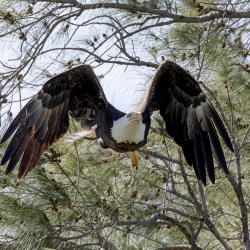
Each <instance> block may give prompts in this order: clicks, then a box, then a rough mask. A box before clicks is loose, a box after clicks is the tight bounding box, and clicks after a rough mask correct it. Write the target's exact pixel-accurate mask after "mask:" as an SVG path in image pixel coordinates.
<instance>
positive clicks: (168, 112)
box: [138, 61, 233, 185]
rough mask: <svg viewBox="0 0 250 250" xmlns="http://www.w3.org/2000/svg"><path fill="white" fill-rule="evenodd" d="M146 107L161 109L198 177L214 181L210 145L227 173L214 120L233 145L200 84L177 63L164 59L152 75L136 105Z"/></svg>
mask: <svg viewBox="0 0 250 250" xmlns="http://www.w3.org/2000/svg"><path fill="white" fill-rule="evenodd" d="M146 106H148V107H149V110H150V112H153V111H156V110H160V114H161V116H162V117H163V119H164V121H165V124H166V130H167V133H168V134H169V135H170V136H171V137H173V138H174V140H175V142H176V143H177V144H178V145H179V146H180V147H181V148H182V149H183V153H184V155H185V158H186V160H187V162H188V164H190V165H192V166H193V167H194V170H195V173H196V175H197V177H198V178H199V179H200V180H201V181H202V182H203V184H204V185H205V184H206V169H207V173H208V176H209V179H210V181H211V182H212V183H214V182H215V174H214V163H213V158H212V149H211V146H212V148H213V151H214V153H215V156H216V158H217V160H218V163H219V165H220V166H221V168H222V169H223V170H224V172H225V173H228V169H227V165H226V161H225V157H224V154H223V151H222V148H221V145H220V141H219V139H218V136H217V133H216V131H215V127H214V124H215V126H216V128H217V130H218V132H219V134H220V135H221V137H222V139H223V140H224V142H225V144H226V145H227V147H228V148H229V149H230V150H231V151H233V147H232V144H231V141H230V139H229V136H228V134H227V131H226V129H225V127H224V125H223V123H222V121H221V119H220V117H219V116H218V114H217V112H216V111H215V109H214V108H213V106H212V104H211V103H210V102H209V101H208V100H207V99H206V96H205V94H204V93H203V92H202V90H201V88H200V86H199V84H198V83H197V82H196V81H195V80H194V79H193V78H192V77H191V76H190V75H189V74H188V73H187V72H186V71H185V70H184V69H182V68H181V67H180V66H178V65H177V64H175V63H173V62H170V61H164V62H163V63H162V64H161V65H160V66H159V68H158V69H157V71H156V73H155V75H154V76H153V78H152V80H151V82H150V84H149V86H148V88H147V90H146V93H145V96H144V98H143V99H142V101H141V103H140V104H139V106H138V109H142V108H145V107H146Z"/></svg>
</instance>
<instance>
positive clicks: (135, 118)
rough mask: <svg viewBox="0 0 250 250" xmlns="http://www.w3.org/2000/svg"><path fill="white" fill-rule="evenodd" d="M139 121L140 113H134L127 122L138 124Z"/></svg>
mask: <svg viewBox="0 0 250 250" xmlns="http://www.w3.org/2000/svg"><path fill="white" fill-rule="evenodd" d="M141 119H142V113H141V112H134V113H131V116H130V119H129V121H130V122H135V121H137V122H138V123H140V121H141Z"/></svg>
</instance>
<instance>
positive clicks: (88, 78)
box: [1, 65, 107, 179]
mask: <svg viewBox="0 0 250 250" xmlns="http://www.w3.org/2000/svg"><path fill="white" fill-rule="evenodd" d="M106 105H107V100H106V97H105V95H104V92H103V90H102V88H101V86H100V84H99V82H98V80H97V78H96V75H95V74H94V72H93V70H92V68H91V66H88V65H81V66H78V67H76V68H73V69H71V70H68V71H66V72H65V73H62V74H60V75H58V76H56V77H53V78H52V79H50V80H49V81H47V82H46V83H45V84H44V85H43V87H42V89H41V90H40V91H39V92H38V94H37V95H36V96H35V97H34V98H33V99H32V100H31V101H30V102H29V103H28V104H27V105H26V106H25V107H24V108H23V109H22V110H21V112H20V113H19V114H18V115H17V117H16V118H15V119H14V121H13V122H12V123H11V125H10V127H9V128H8V129H7V131H6V133H5V135H4V136H3V138H2V140H1V143H3V142H5V141H6V140H7V139H8V138H9V137H10V136H11V135H12V134H13V133H14V132H15V130H16V129H17V131H16V133H15V135H14V136H13V138H12V140H11V142H10V144H9V146H8V147H7V149H6V152H5V154H4V156H3V158H2V161H1V165H4V164H5V163H7V162H8V161H9V164H8V167H7V170H6V174H9V173H10V172H11V171H12V170H13V169H14V167H15V166H16V164H17V162H18V160H19V159H20V158H21V157H22V161H21V165H20V168H19V173H18V179H22V178H24V177H25V176H26V175H27V173H29V172H30V171H31V170H33V169H34V168H35V166H36V165H37V164H38V162H39V160H40V158H41V156H42V154H43V153H44V152H45V151H47V150H48V149H49V148H50V146H51V144H52V143H54V142H55V141H57V140H58V139H59V138H61V137H63V136H64V134H65V133H66V131H67V129H68V127H69V115H68V113H70V114H71V116H72V117H73V118H75V119H76V120H78V121H80V122H81V126H82V127H83V128H89V127H91V126H92V125H93V124H92V123H93V119H94V115H95V108H96V107H97V106H102V108H105V106H106Z"/></svg>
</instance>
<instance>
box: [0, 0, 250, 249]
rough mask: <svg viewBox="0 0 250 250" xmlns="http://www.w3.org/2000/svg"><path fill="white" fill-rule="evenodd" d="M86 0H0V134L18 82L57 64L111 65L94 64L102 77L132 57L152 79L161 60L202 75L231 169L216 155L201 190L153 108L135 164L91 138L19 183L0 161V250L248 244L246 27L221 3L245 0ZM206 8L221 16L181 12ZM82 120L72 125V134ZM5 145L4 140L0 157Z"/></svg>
mask: <svg viewBox="0 0 250 250" xmlns="http://www.w3.org/2000/svg"><path fill="white" fill-rule="evenodd" d="M92 2H93V5H92V6H91V8H90V7H89V9H88V10H84V9H79V8H78V7H77V6H73V5H72V3H68V4H66V3H65V4H64V5H60V4H56V3H47V2H46V3H43V2H41V1H36V3H32V2H30V1H29V2H25V1H2V2H1V4H0V18H1V19H2V22H1V23H0V33H1V39H2V40H0V41H1V44H4V48H6V50H7V48H8V46H9V47H10V51H11V52H10V55H8V56H7V58H6V60H5V58H1V59H0V62H1V82H0V104H1V106H0V107H1V110H0V111H1V116H3V117H1V120H2V121H4V122H3V124H2V127H1V131H0V136H2V133H3V131H4V130H5V129H6V127H7V125H8V124H9V123H10V121H11V120H12V119H13V118H12V116H13V115H12V112H13V111H14V110H13V107H12V105H14V104H15V102H16V100H17V99H18V98H19V99H22V98H24V99H25V97H23V96H22V95H21V94H20V92H19V90H20V89H22V90H26V91H27V90H28V91H33V90H34V91H35V92H36V91H37V87H39V88H40V85H41V83H43V82H44V81H45V80H47V78H50V77H52V76H53V75H54V73H55V72H56V73H57V72H60V71H62V70H65V69H68V68H71V67H73V66H74V65H77V64H79V63H89V64H91V65H93V66H99V65H101V64H103V63H104V64H105V65H109V63H112V65H113V63H115V65H116V66H115V67H117V68H115V69H113V68H112V67H113V66H112V67H110V68H111V69H108V70H106V69H105V71H107V73H105V74H104V73H103V71H101V73H100V72H98V70H99V68H98V67H95V71H97V72H98V74H97V75H99V76H100V79H102V80H104V81H105V78H106V76H107V75H108V73H110V72H111V73H112V70H113V73H114V71H115V74H117V72H123V71H124V68H118V67H119V65H120V64H121V65H125V66H128V67H129V65H132V66H133V68H134V69H135V70H136V73H139V74H140V76H141V78H142V80H141V82H148V79H149V78H150V77H151V75H152V72H153V71H154V70H155V68H154V67H155V65H158V64H159V63H160V62H161V61H162V60H165V59H168V60H172V61H175V62H177V63H178V64H180V65H181V66H183V67H184V68H185V69H186V70H188V71H189V72H190V73H191V74H192V75H193V76H194V77H195V78H196V79H197V80H198V81H200V83H201V87H202V88H203V90H204V91H205V93H206V95H207V96H208V98H209V100H210V101H211V102H212V103H213V104H214V106H215V108H216V109H217V110H218V113H219V114H220V117H222V120H223V122H224V124H225V125H226V128H227V130H228V131H229V133H230V136H231V138H232V140H233V143H234V147H235V154H232V153H230V152H228V150H227V149H226V148H225V146H224V144H223V143H222V145H223V150H224V152H225V154H226V159H227V162H228V166H229V169H230V175H229V176H226V175H225V174H224V173H223V172H222V170H221V169H220V167H219V166H218V164H217V163H215V168H216V184H215V185H210V184H208V186H207V187H206V188H203V187H202V186H201V185H200V184H199V183H198V182H197V179H196V177H195V174H194V170H193V168H192V167H190V166H188V165H187V164H186V163H185V160H184V156H183V155H182V153H181V151H180V149H179V148H178V146H177V145H176V144H175V143H174V142H173V141H172V140H170V139H169V137H168V135H167V134H166V130H165V127H164V122H163V120H162V118H161V117H160V115H159V114H155V115H154V117H153V120H152V127H151V130H150V135H149V140H148V143H147V145H146V146H145V147H144V148H143V149H142V152H140V155H141V157H142V159H141V161H140V165H139V168H138V169H137V170H136V169H135V168H134V167H133V166H131V163H130V160H129V158H128V157H127V155H126V154H120V153H114V152H112V150H109V149H106V150H103V149H101V148H100V147H99V145H98V143H97V142H95V141H84V140H79V141H76V142H75V143H65V142H64V141H63V140H59V141H58V142H57V143H55V144H53V147H52V148H50V149H49V150H48V151H47V152H46V153H45V154H44V155H43V157H42V159H41V161H40V163H39V165H38V166H37V168H36V169H35V170H34V171H33V172H32V173H30V174H29V175H28V176H27V177H26V178H25V179H24V180H22V181H20V182H19V181H16V180H15V178H16V177H15V176H16V175H17V171H18V170H17V169H16V170H14V173H13V174H11V175H9V176H4V171H5V166H4V167H3V168H2V170H1V178H0V190H1V191H0V240H1V241H0V242H1V243H0V248H1V249H39V250H40V249H48V248H49V249H101V248H102V249H160V248H164V247H171V246H173V247H175V248H177V249H178V247H179V249H181V246H180V245H182V246H183V245H187V247H189V248H190V249H195V248H197V247H200V248H202V249H222V248H225V249H230V248H231V249H239V248H243V247H246V249H247V246H249V245H247V240H245V241H244V239H246V238H247V237H249V234H248V231H247V230H244V227H243V225H247V224H248V221H247V219H246V217H243V215H244V210H242V208H245V209H246V211H247V208H248V207H247V206H248V205H247V204H248V201H249V199H250V197H249V192H248V185H249V176H250V169H249V167H248V165H249V162H250V157H249V152H250V139H249V130H250V129H249V128H250V127H249V125H250V113H249V112H248V109H249V105H250V100H249V88H250V82H249V73H250V66H249V65H250V62H249V41H248V37H249V30H250V29H249V28H250V27H249V20H248V19H243V18H242V19H231V18H230V17H229V18H228V16H227V12H226V11H227V10H230V11H237V10H240V11H241V12H244V11H245V10H246V9H247V3H246V2H245V5H244V3H240V1H238V2H237V3H236V1H233V2H232V1H230V2H229V1H228V2H227V1H226V3H225V1H223V2H222V1H200V0H181V1H171V0H157V1H153V0H152V1H151V0H148V1H140V0H123V1H120V0H119V1H109V4H111V3H114V4H117V5H118V4H129V6H130V5H132V7H131V6H130V7H129V8H127V9H122V8H116V7H115V8H111V9H108V8H99V7H98V9H95V8H96V5H95V3H102V4H103V5H104V4H105V3H106V2H105V1H92ZM107 2H108V1H107ZM79 3H81V4H85V1H79ZM229 3H230V4H229ZM89 6H90V5H89ZM126 6H127V5H126ZM138 6H139V7H145V8H144V10H145V9H146V8H148V9H150V10H152V11H151V12H146V11H145V12H144V11H143V12H140V11H138V9H136V7H138ZM211 9H213V10H214V9H218V10H219V11H218V12H219V13H221V12H223V17H221V18H214V19H211V20H210V21H205V22H203V21H198V22H196V23H194V22H193V23H192V22H191V21H190V22H186V21H185V18H184V17H182V15H183V16H187V17H196V20H200V19H199V18H201V17H204V15H207V14H208V13H209V14H211ZM156 10H157V11H158V12H155V11H156ZM161 11H162V12H161ZM156 13H157V14H156ZM166 13H167V14H171V15H173V16H175V15H176V14H178V16H175V18H176V19H174V18H166V16H165V15H164V14H166ZM182 20H184V21H185V22H182ZM3 52H4V51H3ZM12 63H13V64H12ZM137 66H140V67H137ZM142 66H147V67H146V68H145V69H144V68H143V67H142ZM148 66H149V67H152V68H153V69H152V71H151V70H149V67H148ZM131 68H132V67H131ZM131 68H129V70H131V72H132V69H131ZM58 69H59V70H58ZM117 69H118V70H117ZM126 69H127V68H126ZM134 76H135V75H133V76H132V74H131V76H129V81H132V80H133V79H132V78H136V77H134ZM40 79H42V81H41V82H39V81H38V80H40ZM136 79H137V78H136ZM126 83H127V82H126ZM29 93H30V92H29ZM12 102H13V103H12ZM6 105H8V106H6ZM20 106H21V105H20ZM18 108H19V107H18ZM79 129H80V128H79V127H75V125H74V124H73V123H72V124H71V125H70V131H78V130H79ZM7 144H8V143H5V144H3V145H0V157H1V156H2V155H3V152H4V150H5V148H6V146H7ZM245 214H247V212H246V213H245ZM157 216H160V217H157ZM246 231H247V233H246ZM190 235H191V236H192V237H191V236H190ZM192 240H193V241H192ZM249 244H250V243H249Z"/></svg>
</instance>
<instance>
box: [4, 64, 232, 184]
mask: <svg viewBox="0 0 250 250" xmlns="http://www.w3.org/2000/svg"><path fill="white" fill-rule="evenodd" d="M154 111H160V115H161V116H162V118H163V120H164V122H165V125H166V131H167V133H168V135H170V136H171V137H172V138H173V139H174V140H175V142H176V143H177V144H178V145H179V146H180V147H181V148H182V150H183V153H184V156H185V158H186V161H187V163H188V164H189V165H191V166H193V168H194V171H195V173H196V176H197V178H198V179H199V180H201V181H202V183H203V184H204V185H206V172H207V174H208V177H209V179H210V181H211V182H212V183H214V182H215V174H214V162H213V157H212V151H213V153H214V154H215V156H216V159H217V161H218V164H219V165H220V167H221V168H222V170H223V171H224V172H225V173H226V174H228V168H227V165H226V161H225V157H224V153H223V151H222V148H221V144H220V141H219V139H218V136H217V133H216V130H215V126H216V128H217V130H218V132H219V134H220V135H221V137H222V139H223V141H224V142H225V144H226V146H227V147H228V148H229V149H230V150H231V151H232V152H233V146H232V143H231V141H230V138H229V136H228V133H227V131H226V129H225V127H224V125H223V123H222V121H221V119H220V117H219V116H218V114H217V112H216V111H215V109H214V108H213V106H212V105H211V103H210V102H209V101H208V100H207V98H206V96H205V94H204V93H203V92H202V90H201V88H200V86H199V84H198V83H197V81H195V80H194V78H193V77H192V76H190V75H189V74H188V73H187V72H186V71H185V70H184V69H182V68H181V67H180V66H178V65H177V64H175V63H174V62H170V61H164V62H162V63H161V64H160V66H159V67H158V69H157V70H156V72H155V74H154V76H153V78H152V79H151V81H150V83H149V85H148V87H147V89H146V91H145V94H144V96H143V98H142V99H141V101H140V102H139V103H138V105H137V106H136V108H135V109H134V110H133V111H131V112H128V113H124V112H121V111H119V110H117V109H116V108H115V107H114V106H112V105H111V104H110V103H109V102H108V101H107V99H106V97H105V94H104V92H103V89H102V87H101V85H100V83H99V81H98V79H97V77H96V75H95V73H94V71H93V69H92V67H91V66H89V65H80V66H77V67H75V68H72V69H70V70H68V71H66V72H64V73H62V74H59V75H57V76H55V77H53V78H51V79H50V80H48V81H47V82H46V83H45V84H44V85H43V87H42V89H41V90H40V91H39V92H38V93H37V95H36V96H34V97H33V98H32V99H31V100H30V101H29V103H28V104H27V105H26V106H25V107H24V108H23V109H22V110H21V112H20V113H19V114H18V115H17V116H16V118H15V119H14V120H13V122H12V123H11V125H10V126H9V128H8V129H7V131H6V133H5V134H4V136H3V138H2V140H1V143H3V142H5V141H6V140H7V139H8V138H9V137H10V136H11V135H12V134H13V133H14V132H15V131H16V132H15V134H14V136H13V138H12V140H11V142H10V143H9V145H8V147H7V149H6V151H5V154H4V156H3V158H2V161H1V165H4V164H6V163H7V162H8V161H9V163H8V166H7V169H6V174H9V173H10V172H11V171H12V170H13V169H14V168H15V166H16V164H17V163H18V161H19V159H20V158H22V160H21V164H20V168H19V173H18V179H22V178H24V177H25V176H26V175H27V174H28V173H29V172H30V171H32V170H33V169H34V168H35V167H36V165H37V164H38V162H39V160H40V158H41V156H42V154H43V153H44V152H45V151H47V150H48V149H49V148H50V147H51V145H52V144H53V143H54V142H56V141H57V140H58V139H59V138H61V137H63V136H64V135H65V134H66V132H67V130H68V127H69V115H70V116H71V117H72V118H73V119H75V120H76V121H78V122H80V124H81V128H82V129H83V130H84V133H85V135H86V137H88V136H90V137H93V136H94V137H95V138H96V140H97V141H98V143H99V144H100V146H101V147H102V148H111V149H113V150H114V151H117V152H130V157H131V161H132V163H133V164H135V165H138V162H139V156H138V153H137V151H136V150H138V149H139V148H140V147H142V146H143V145H145V144H146V142H147V136H148V133H149V128H150V122H151V120H150V116H151V115H152V113H153V112H154ZM214 125H215V126H214ZM84 133H83V134H81V133H80V136H82V137H84ZM73 136H76V138H77V137H79V134H78V135H77V134H76V135H73ZM70 138H71V137H69V139H70ZM71 139H72V138H71ZM212 149H213V150H212Z"/></svg>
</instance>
